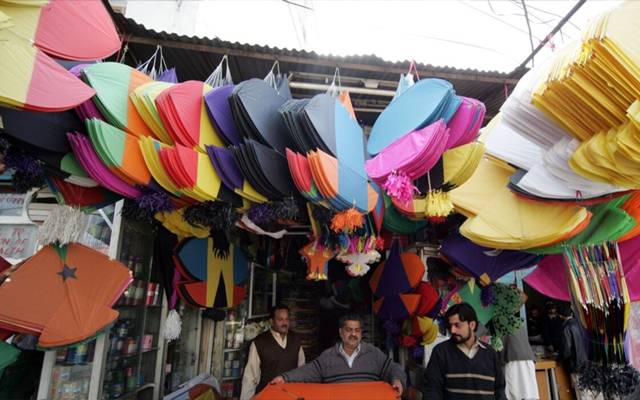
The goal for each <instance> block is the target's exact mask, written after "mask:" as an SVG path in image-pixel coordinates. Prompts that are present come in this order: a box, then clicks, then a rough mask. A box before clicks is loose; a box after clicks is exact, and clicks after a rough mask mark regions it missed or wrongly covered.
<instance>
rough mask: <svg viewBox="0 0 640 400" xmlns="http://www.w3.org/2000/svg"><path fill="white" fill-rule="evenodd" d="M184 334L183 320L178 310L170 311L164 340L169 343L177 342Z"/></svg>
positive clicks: (165, 325)
mask: <svg viewBox="0 0 640 400" xmlns="http://www.w3.org/2000/svg"><path fill="white" fill-rule="evenodd" d="M181 332H182V319H180V314H178V312H177V311H176V310H171V311H169V315H167V319H166V321H165V323H164V338H165V339H166V340H167V341H169V342H170V341H172V340H176V339H178V338H179V337H180V333H181Z"/></svg>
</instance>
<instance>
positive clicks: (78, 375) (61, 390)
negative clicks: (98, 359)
mask: <svg viewBox="0 0 640 400" xmlns="http://www.w3.org/2000/svg"><path fill="white" fill-rule="evenodd" d="M95 348H96V340H95V339H93V340H91V341H89V342H88V343H81V344H78V345H75V346H69V347H65V348H62V349H58V350H57V351H55V352H53V353H55V357H56V359H55V365H54V367H53V372H52V374H51V387H50V389H49V395H48V397H47V398H48V399H50V400H80V399H88V398H89V387H90V384H91V370H92V369H93V357H94V354H95Z"/></svg>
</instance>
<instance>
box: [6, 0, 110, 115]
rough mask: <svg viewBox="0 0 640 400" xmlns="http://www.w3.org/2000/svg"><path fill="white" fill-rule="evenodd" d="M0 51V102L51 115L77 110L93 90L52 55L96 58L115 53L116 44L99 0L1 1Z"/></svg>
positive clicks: (107, 17) (75, 58)
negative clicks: (55, 112)
mask: <svg viewBox="0 0 640 400" xmlns="http://www.w3.org/2000/svg"><path fill="white" fill-rule="evenodd" d="M0 47H1V50H0V53H2V54H3V57H2V60H0V68H1V69H2V71H3V73H4V76H5V79H3V80H2V83H1V84H0V103H3V104H6V105H9V106H11V107H16V108H23V109H29V110H33V111H44V112H52V111H64V110H68V109H70V108H73V107H76V106H77V105H79V104H81V103H83V102H85V101H86V100H88V99H90V98H91V97H92V96H93V95H94V94H95V92H94V91H93V90H92V89H91V88H90V87H88V86H87V85H85V84H84V83H82V81H80V80H79V79H77V78H76V77H75V76H74V75H73V74H71V73H70V72H68V71H66V70H65V69H64V68H63V67H61V66H60V65H59V64H58V63H56V62H55V61H54V60H53V59H52V58H51V57H50V56H53V57H56V58H61V59H69V60H80V61H91V60H98V59H102V58H106V57H108V56H110V55H112V54H113V53H115V52H116V51H118V50H119V49H120V40H119V38H118V34H117V32H116V29H115V26H114V25H113V22H112V21H111V18H110V16H109V14H108V12H107V10H106V9H105V8H104V5H103V4H102V2H100V1H99V0H91V1H86V2H82V3H78V2H73V1H64V0H50V1H40V2H31V3H29V2H14V1H3V2H1V3H0ZM45 53H46V54H45Z"/></svg>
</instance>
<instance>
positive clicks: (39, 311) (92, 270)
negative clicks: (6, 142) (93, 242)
mask: <svg viewBox="0 0 640 400" xmlns="http://www.w3.org/2000/svg"><path fill="white" fill-rule="evenodd" d="M87 220H88V217H87V216H86V215H85V214H84V213H83V212H82V211H79V210H77V209H71V208H69V207H64V208H57V209H54V210H53V211H52V213H51V215H50V216H49V218H48V220H47V221H45V223H44V224H43V225H42V226H41V228H40V232H39V234H40V240H39V242H40V244H42V245H43V247H42V248H41V249H40V250H39V251H38V252H37V253H36V254H34V255H33V256H31V257H29V258H27V259H25V260H23V261H22V262H21V263H20V264H18V265H15V266H8V265H5V266H4V267H3V271H2V274H1V279H2V284H1V285H0V298H1V299H2V302H1V304H0V326H1V327H2V337H3V338H7V337H9V336H11V335H13V334H14V333H22V334H30V335H36V336H38V343H37V346H38V347H39V348H43V349H52V348H56V347H62V346H68V345H72V344H76V343H79V342H83V341H86V340H89V339H91V338H93V337H95V336H96V335H97V334H99V333H101V332H102V331H104V330H105V329H107V328H108V327H109V326H111V325H112V324H113V322H114V321H115V320H116V319H117V318H118V311H116V310H114V309H113V308H112V306H113V305H114V304H115V302H116V301H117V300H118V298H119V297H120V296H121V295H122V293H124V291H125V290H126V289H127V287H128V286H129V284H130V283H131V282H132V280H133V278H132V276H131V271H130V270H129V269H128V268H127V267H126V266H125V265H123V264H122V263H120V262H118V261H115V260H110V259H109V258H108V257H107V256H106V255H104V254H102V253H100V252H98V251H96V250H93V249H91V248H88V247H86V246H83V245H81V244H79V243H77V242H78V241H79V239H80V237H81V235H82V233H83V232H84V228H85V227H86V225H87ZM34 293H37V294H38V295H34ZM2 343H4V345H3V346H2V349H1V351H2V354H3V359H4V358H5V355H6V354H7V352H9V354H10V352H11V346H9V345H7V344H6V343H5V342H4V341H3V342H2Z"/></svg>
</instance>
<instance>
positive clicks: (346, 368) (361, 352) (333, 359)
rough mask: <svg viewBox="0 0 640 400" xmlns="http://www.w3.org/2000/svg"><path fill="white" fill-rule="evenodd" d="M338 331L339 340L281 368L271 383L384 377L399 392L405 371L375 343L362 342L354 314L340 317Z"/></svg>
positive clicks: (358, 318) (360, 328) (357, 380)
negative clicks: (303, 360) (286, 369)
mask: <svg viewBox="0 0 640 400" xmlns="http://www.w3.org/2000/svg"><path fill="white" fill-rule="evenodd" d="M338 325H339V329H338V332H339V333H340V339H341V342H340V343H338V344H336V345H335V346H333V347H330V348H328V349H327V350H325V351H323V352H322V354H320V356H319V357H318V358H316V359H315V360H313V361H312V362H310V363H309V364H307V365H304V366H302V367H300V368H298V369H294V370H293V371H289V372H285V373H284V374H282V375H280V376H278V377H276V378H275V379H274V380H273V381H271V383H274V384H275V383H283V382H307V383H313V382H316V383H319V382H322V383H346V382H370V381H386V382H389V383H390V384H391V386H392V387H393V388H394V389H395V390H396V392H397V393H398V397H400V396H402V391H403V390H404V387H405V385H406V378H407V377H406V375H405V373H404V371H403V370H402V367H400V365H398V364H396V363H395V362H393V361H392V360H391V358H389V356H387V355H386V354H384V353H383V352H382V351H380V349H378V348H377V347H375V346H373V345H371V344H369V343H363V342H362V320H361V319H360V317H359V316H357V315H355V314H348V315H345V316H343V317H341V318H340V320H339V322H338Z"/></svg>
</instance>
